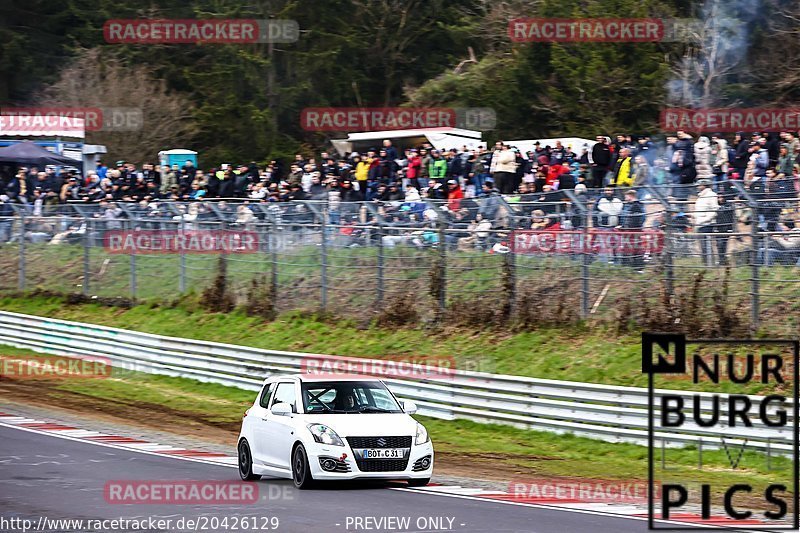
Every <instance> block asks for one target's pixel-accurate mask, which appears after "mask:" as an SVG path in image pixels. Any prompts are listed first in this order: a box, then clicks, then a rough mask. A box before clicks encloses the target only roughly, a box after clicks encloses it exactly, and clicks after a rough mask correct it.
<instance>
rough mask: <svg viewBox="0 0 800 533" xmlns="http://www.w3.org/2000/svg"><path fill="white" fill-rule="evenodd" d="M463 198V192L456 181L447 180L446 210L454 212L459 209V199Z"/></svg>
mask: <svg viewBox="0 0 800 533" xmlns="http://www.w3.org/2000/svg"><path fill="white" fill-rule="evenodd" d="M462 198H464V191H463V190H461V187H460V186H459V185H458V182H457V181H456V180H449V181H448V182H447V208H448V209H449V210H450V211H451V212H456V211H458V210H459V209H461V199H462Z"/></svg>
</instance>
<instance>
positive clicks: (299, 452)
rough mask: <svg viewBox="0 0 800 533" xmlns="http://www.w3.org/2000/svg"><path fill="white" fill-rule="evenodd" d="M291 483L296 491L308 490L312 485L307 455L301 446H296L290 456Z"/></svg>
mask: <svg viewBox="0 0 800 533" xmlns="http://www.w3.org/2000/svg"><path fill="white" fill-rule="evenodd" d="M292 481H294V486H295V487H297V488H298V489H310V488H311V487H312V486H313V485H314V478H313V477H312V475H311V467H310V466H309V464H308V454H306V449H305V447H304V446H303V445H302V444H298V445H297V448H295V449H294V453H293V454H292Z"/></svg>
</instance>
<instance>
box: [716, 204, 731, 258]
mask: <svg viewBox="0 0 800 533" xmlns="http://www.w3.org/2000/svg"><path fill="white" fill-rule="evenodd" d="M717 205H718V207H717V220H716V224H715V225H714V229H715V231H716V233H717V234H718V236H717V255H718V256H719V265H720V266H726V265H727V264H728V241H729V240H730V237H731V233H733V230H734V226H735V211H734V209H733V205H731V203H730V202H728V194H726V193H720V194H718V195H717Z"/></svg>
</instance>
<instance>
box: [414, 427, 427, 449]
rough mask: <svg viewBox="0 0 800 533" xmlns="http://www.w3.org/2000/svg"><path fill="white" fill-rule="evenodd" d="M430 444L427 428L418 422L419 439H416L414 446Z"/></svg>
mask: <svg viewBox="0 0 800 533" xmlns="http://www.w3.org/2000/svg"><path fill="white" fill-rule="evenodd" d="M426 442H428V430H427V429H425V426H423V425H422V424H420V423H419V422H417V438H416V439H414V444H416V445H420V444H425V443H426Z"/></svg>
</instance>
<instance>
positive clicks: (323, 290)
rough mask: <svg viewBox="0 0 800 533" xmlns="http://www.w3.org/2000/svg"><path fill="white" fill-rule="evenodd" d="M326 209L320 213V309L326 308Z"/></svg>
mask: <svg viewBox="0 0 800 533" xmlns="http://www.w3.org/2000/svg"><path fill="white" fill-rule="evenodd" d="M327 222H328V209H327V208H326V209H324V210H323V211H322V223H321V225H322V245H321V246H320V254H321V257H320V300H321V301H320V308H321V309H322V311H323V312H324V311H325V310H326V309H327V308H328V225H327Z"/></svg>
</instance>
